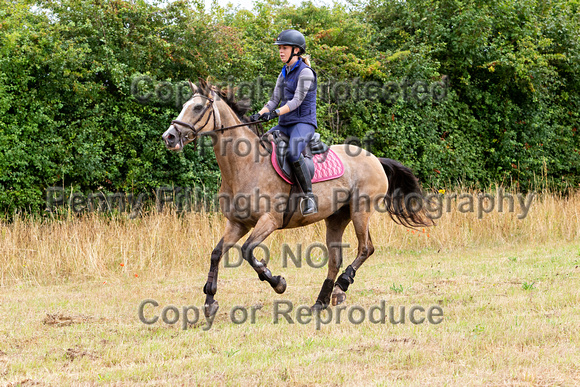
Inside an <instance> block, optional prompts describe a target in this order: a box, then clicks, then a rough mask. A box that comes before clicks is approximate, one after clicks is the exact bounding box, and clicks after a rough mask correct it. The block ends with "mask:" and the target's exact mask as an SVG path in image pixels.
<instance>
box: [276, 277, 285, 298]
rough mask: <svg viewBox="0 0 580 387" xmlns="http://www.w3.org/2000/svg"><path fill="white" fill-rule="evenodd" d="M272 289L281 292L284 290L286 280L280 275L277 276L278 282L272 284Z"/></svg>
mask: <svg viewBox="0 0 580 387" xmlns="http://www.w3.org/2000/svg"><path fill="white" fill-rule="evenodd" d="M274 291H275V292H276V293H278V294H282V293H284V292H285V291H286V280H285V279H284V277H282V276H278V284H277V285H276V286H274Z"/></svg>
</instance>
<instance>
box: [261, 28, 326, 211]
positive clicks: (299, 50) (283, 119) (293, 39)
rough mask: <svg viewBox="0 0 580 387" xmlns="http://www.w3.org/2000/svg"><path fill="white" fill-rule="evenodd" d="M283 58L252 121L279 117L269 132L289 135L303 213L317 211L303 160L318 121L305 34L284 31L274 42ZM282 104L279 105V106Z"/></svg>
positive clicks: (309, 177)
mask: <svg viewBox="0 0 580 387" xmlns="http://www.w3.org/2000/svg"><path fill="white" fill-rule="evenodd" d="M274 44H275V45H277V46H278V51H279V53H280V59H281V60H282V62H284V63H285V65H284V67H283V68H282V72H281V73H280V75H279V76H278V80H277V81H276V87H275V88H274V92H273V93H272V97H271V98H270V101H269V102H268V103H267V104H266V105H264V107H263V108H262V109H261V110H260V111H259V112H258V114H254V115H252V116H251V117H250V119H251V120H252V121H258V120H262V121H269V120H271V119H273V118H276V117H280V118H279V120H278V125H277V126H275V127H274V128H272V129H270V130H269V132H272V131H274V130H279V131H281V132H282V133H284V134H286V135H287V136H288V137H290V146H289V149H288V159H289V160H290V164H291V165H292V169H293V171H294V175H295V176H296V180H297V181H298V184H300V187H301V188H302V191H303V192H304V194H305V195H306V198H305V199H306V200H305V201H306V202H305V204H304V208H303V211H302V214H303V215H310V214H315V213H317V212H318V209H317V205H316V200H315V197H314V195H313V194H312V177H311V176H310V172H309V171H308V168H307V167H306V164H305V163H304V156H303V155H302V151H303V150H304V148H305V147H306V145H307V144H308V142H309V141H310V140H311V139H312V136H313V135H314V130H315V129H316V128H317V127H318V126H317V122H316V73H315V72H314V70H312V69H311V68H310V60H309V59H308V57H304V56H302V54H304V52H305V51H306V40H305V39H304V35H302V34H301V33H300V32H299V31H296V30H285V31H282V32H281V33H280V35H278V38H277V39H276V41H275V42H274ZM278 106H280V108H278Z"/></svg>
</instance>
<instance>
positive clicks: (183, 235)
mask: <svg viewBox="0 0 580 387" xmlns="http://www.w3.org/2000/svg"><path fill="white" fill-rule="evenodd" d="M446 195H447V194H446ZM437 224H438V225H437V226H436V227H434V228H430V229H426V230H425V231H424V232H423V230H419V231H415V232H413V231H411V230H408V229H406V228H404V227H402V226H397V225H395V224H393V222H392V221H391V220H390V219H389V217H388V216H386V215H384V214H377V215H375V216H374V217H373V220H372V226H371V234H372V236H373V241H374V243H375V246H376V247H377V251H376V252H375V255H373V256H372V257H371V258H370V259H369V261H367V263H366V264H365V265H364V266H363V267H362V268H361V269H360V270H359V271H358V272H357V275H356V278H355V282H354V284H353V285H351V287H350V289H349V291H348V293H347V294H348V298H347V300H346V303H345V305H346V307H347V308H346V310H345V311H344V312H343V315H342V319H341V322H340V324H338V323H336V320H335V319H333V321H332V322H331V323H329V324H326V325H325V324H322V325H321V326H318V327H317V325H316V321H315V320H313V321H311V322H310V323H306V324H300V323H298V322H297V318H296V309H297V308H298V307H299V306H301V305H306V306H310V305H311V304H312V303H313V302H314V301H315V299H316V296H317V294H318V292H319V290H320V286H321V284H322V281H323V280H324V278H325V276H326V267H323V268H314V267H311V266H309V265H308V264H307V263H306V261H305V259H303V261H302V267H300V268H297V267H295V265H294V264H293V263H292V262H291V261H289V262H288V264H287V265H284V264H283V261H282V259H281V255H280V252H281V250H282V247H283V245H284V244H287V245H288V246H290V248H291V249H292V250H293V251H295V250H296V248H295V246H296V244H297V243H302V244H303V245H305V246H307V245H310V244H312V243H315V242H324V225H323V224H317V225H314V226H310V227H307V228H304V229H300V230H287V231H282V232H278V233H276V234H275V235H272V236H271V237H270V238H269V239H268V240H267V241H266V246H267V247H268V248H269V249H270V251H271V252H272V253H271V257H270V263H269V267H270V268H271V270H272V272H273V273H274V274H283V275H284V276H285V278H286V280H287V282H288V288H287V290H286V293H285V294H283V295H277V294H275V293H274V292H273V290H272V289H271V288H270V287H269V286H268V285H267V284H265V283H262V282H260V281H259V280H258V278H257V276H256V275H255V273H254V271H253V270H252V269H251V268H250V267H249V265H247V264H243V265H241V266H240V267H236V268H226V267H223V266H222V268H221V270H220V277H219V288H218V293H217V295H216V299H217V300H218V301H219V302H220V310H219V311H218V314H217V317H216V318H215V321H213V324H212V325H211V328H209V329H207V330H206V328H207V323H206V321H205V318H204V317H203V314H201V315H200V321H198V322H197V323H194V324H191V325H187V326H186V327H187V328H188V329H186V330H183V329H182V320H181V319H180V320H179V321H178V322H177V323H176V324H174V325H170V324H166V323H165V322H163V321H161V318H160V319H159V321H157V322H156V323H154V324H152V325H147V324H144V323H142V322H141V321H140V319H139V317H138V309H139V305H140V303H141V302H142V301H143V300H145V299H153V300H156V301H157V303H158V306H157V307H154V306H152V305H148V306H147V307H146V308H145V315H146V317H147V318H151V317H153V316H155V315H157V316H159V315H161V313H162V310H163V308H164V307H167V306H172V305H173V306H175V307H177V308H178V309H179V311H180V316H179V317H180V318H182V313H181V309H182V307H183V306H195V307H197V308H201V306H202V305H203V301H204V296H203V293H202V286H203V284H204V283H205V280H206V275H207V269H208V266H209V254H210V252H211V250H212V248H213V246H214V245H215V244H216V243H217V242H218V240H219V238H220V236H221V235H220V234H221V232H222V230H223V225H224V221H223V218H222V217H221V216H219V215H211V214H210V215H208V214H199V213H190V214H186V215H184V216H177V215H176V214H174V213H170V212H167V213H164V214H155V213H151V214H146V215H145V216H144V217H142V218H140V219H135V220H128V219H125V218H124V217H116V218H112V219H111V218H107V217H103V216H98V215H87V216H84V217H78V218H77V217H73V216H70V217H68V218H66V217H64V218H62V219H60V220H52V221H45V222H40V221H35V220H26V219H15V220H14V221H13V222H11V223H3V224H1V232H0V249H1V251H0V255H1V258H0V270H1V278H0V280H1V283H0V286H1V292H0V315H1V316H2V317H1V318H0V381H1V382H2V385H9V386H15V385H41V386H42V385H53V386H61V385H98V384H114V385H123V386H124V385H195V384H200V385H262V384H269V385H301V386H302V385H304V386H310V385H343V384H346V385H382V386H409V385H411V386H422V385H454V386H455V385H456V386H463V385H486V386H487V385H491V386H496V385H497V386H499V385H501V386H504V385H513V386H573V385H578V384H580V367H579V366H578V365H579V364H580V309H579V307H578V306H579V305H580V292H579V290H578V288H579V286H580V241H579V240H580V193H575V194H571V195H570V196H569V197H567V198H563V197H559V196H556V195H552V194H543V195H538V196H537V197H536V198H534V200H533V202H532V205H531V207H530V211H529V213H528V214H527V216H526V217H525V218H524V219H518V218H517V206H516V211H514V212H513V213H509V212H506V211H504V212H502V213H500V212H497V211H491V212H490V213H484V214H483V217H482V219H478V218H477V211H474V212H467V213H461V212H460V211H458V210H457V208H456V207H454V206H451V211H450V212H445V213H444V214H443V216H442V217H441V219H439V220H438V223H437ZM355 241H356V238H355V236H354V232H353V229H352V226H349V228H348V229H347V233H346V235H345V242H347V243H349V244H350V246H351V247H350V248H348V249H347V250H346V254H345V264H348V263H350V262H351V261H352V260H353V259H354V255H355V251H356V242H355ZM260 254H263V253H261V252H260V251H259V250H257V254H256V255H258V256H259V255H260ZM303 258H304V257H303ZM236 259H237V257H236V256H235V254H234V255H233V256H232V259H231V260H232V261H234V260H236ZM312 259H313V261H314V263H318V262H319V261H320V260H322V259H323V255H322V253H321V251H320V250H319V249H318V250H315V252H314V253H313V258H312ZM284 266H286V267H284ZM279 301H285V302H291V303H292V304H293V307H294V308H293V311H292V313H291V315H292V318H293V320H294V323H293V324H289V323H288V322H286V320H285V319H283V318H282V319H281V320H280V321H279V323H277V324H275V323H274V322H273V309H274V305H275V303H276V302H279ZM381 301H384V302H385V304H386V308H387V310H388V308H389V306H393V307H394V310H395V311H396V313H395V314H396V317H399V308H400V307H401V306H404V307H405V308H406V314H407V318H406V321H405V323H404V324H396V325H395V324H392V323H390V321H389V319H388V317H387V319H386V323H384V324H382V323H377V324H375V323H372V322H370V321H369V319H368V313H367V314H366V318H365V321H364V322H362V323H360V324H355V323H352V322H350V321H349V320H348V319H347V318H346V317H347V313H348V311H349V310H352V307H354V306H356V305H358V306H361V307H362V308H363V309H364V310H366V311H368V310H369V308H371V307H373V306H377V305H380V303H381ZM414 305H416V306H421V307H423V308H424V309H428V308H429V307H431V306H438V307H440V308H441V309H442V310H443V320H442V321H441V323H439V324H436V325H435V324H430V323H429V322H427V321H425V322H423V323H422V324H413V323H411V322H410V321H409V319H408V312H409V309H410V308H411V307H412V306H414ZM236 306H239V307H244V308H246V310H247V311H248V319H247V321H246V322H245V323H241V324H235V323H234V322H232V320H231V317H230V312H231V311H232V309H233V308H234V307H236ZM349 308H350V309H349ZM251 310H255V321H254V322H251V321H250V315H251V312H250V311H251ZM336 312H337V310H336V308H333V317H334V316H336ZM387 315H388V313H387ZM425 315H426V312H420V311H419V312H418V313H417V316H418V317H425ZM172 316H173V315H172V313H169V314H168V317H172ZM189 316H190V318H191V319H193V317H194V310H193V309H192V310H191V311H190V315H189ZM325 316H326V314H325V315H323V317H325ZM353 316H357V317H358V316H359V315H358V314H353ZM375 316H376V315H375ZM234 317H240V314H239V313H238V314H236V316H234ZM317 328H319V329H317Z"/></svg>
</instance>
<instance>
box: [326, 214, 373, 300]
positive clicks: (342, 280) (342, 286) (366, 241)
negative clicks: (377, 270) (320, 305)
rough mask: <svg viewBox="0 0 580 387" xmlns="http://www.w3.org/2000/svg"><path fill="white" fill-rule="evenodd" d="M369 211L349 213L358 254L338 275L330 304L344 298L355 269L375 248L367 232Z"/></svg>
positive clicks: (352, 280) (352, 279)
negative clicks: (356, 240) (356, 241)
mask: <svg viewBox="0 0 580 387" xmlns="http://www.w3.org/2000/svg"><path fill="white" fill-rule="evenodd" d="M371 214H372V213H371V212H353V213H351V217H352V222H353V225H354V229H355V232H356V237H357V239H358V254H357V257H356V259H355V260H354V261H353V263H352V264H351V265H349V266H348V267H347V268H346V270H345V271H344V272H343V273H342V274H341V275H340V277H338V280H337V281H336V284H335V285H334V290H333V292H332V305H338V304H340V303H342V302H344V300H345V299H346V291H347V290H348V287H349V285H350V284H352V283H353V282H354V276H355V274H356V271H357V270H358V269H359V268H360V267H361V266H362V264H363V263H364V262H365V261H366V260H367V258H368V257H370V256H371V255H372V254H373V253H374V252H375V248H374V246H373V243H372V241H371V234H370V232H369V220H370V217H371Z"/></svg>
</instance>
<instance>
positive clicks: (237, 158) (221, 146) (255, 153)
mask: <svg viewBox="0 0 580 387" xmlns="http://www.w3.org/2000/svg"><path fill="white" fill-rule="evenodd" d="M218 111H219V114H220V121H221V125H223V126H224V127H227V126H233V125H238V124H241V123H242V122H241V121H240V119H239V118H238V117H237V115H236V114H235V113H234V112H233V111H232V109H231V108H230V107H229V106H228V105H227V104H226V103H225V102H224V101H220V102H219V107H218ZM213 149H214V152H215V156H216V159H217V162H218V165H219V167H220V171H221V174H222V185H224V184H223V183H225V185H226V186H229V187H230V188H231V189H232V190H233V191H237V190H238V189H243V187H242V185H244V184H245V182H247V181H249V180H252V179H248V177H249V176H256V174H258V173H262V172H261V169H263V166H264V163H263V162H262V161H263V160H262V159H263V157H264V156H263V155H260V152H259V151H260V150H259V141H258V136H257V135H256V134H255V133H254V132H252V130H250V129H249V128H248V127H247V126H241V127H238V128H234V129H228V130H225V131H222V132H218V133H217V138H216V141H215V144H214V146H213Z"/></svg>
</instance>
